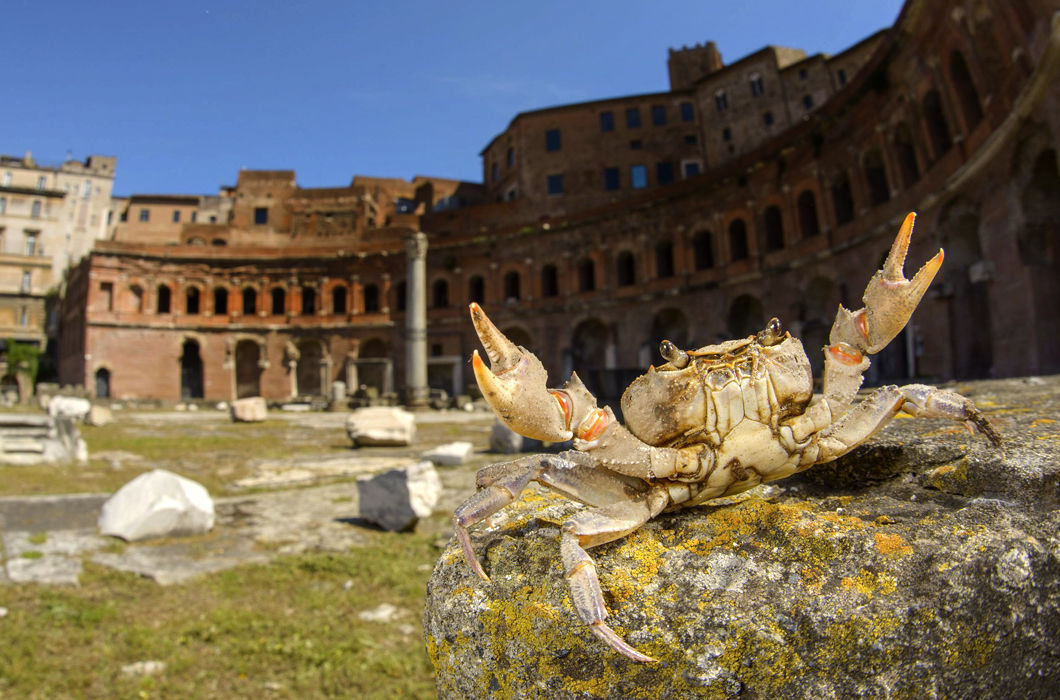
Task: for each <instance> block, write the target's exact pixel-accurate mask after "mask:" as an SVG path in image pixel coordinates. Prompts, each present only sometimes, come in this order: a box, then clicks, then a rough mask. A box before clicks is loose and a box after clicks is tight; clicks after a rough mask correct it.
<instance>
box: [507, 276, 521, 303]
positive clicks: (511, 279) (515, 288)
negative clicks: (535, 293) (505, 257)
mask: <svg viewBox="0 0 1060 700" xmlns="http://www.w3.org/2000/svg"><path fill="white" fill-rule="evenodd" d="M504 300H505V301H518V300H519V273H518V272H516V271H515V270H510V271H508V272H507V273H505V275H504Z"/></svg>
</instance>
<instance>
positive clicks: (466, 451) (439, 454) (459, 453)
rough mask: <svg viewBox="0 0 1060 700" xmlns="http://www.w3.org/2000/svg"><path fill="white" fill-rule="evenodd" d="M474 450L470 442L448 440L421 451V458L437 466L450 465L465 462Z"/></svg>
mask: <svg viewBox="0 0 1060 700" xmlns="http://www.w3.org/2000/svg"><path fill="white" fill-rule="evenodd" d="M472 452H474V446H473V445H472V444H471V443H470V442H463V441H460V442H450V443H447V444H445V445H439V446H438V447H435V448H434V449H432V450H427V451H426V452H424V453H423V458H424V459H426V460H430V461H431V462H433V463H434V464H437V465H438V466H444V467H450V466H456V465H458V464H463V463H465V462H467V460H468V458H470V457H471V454H472Z"/></svg>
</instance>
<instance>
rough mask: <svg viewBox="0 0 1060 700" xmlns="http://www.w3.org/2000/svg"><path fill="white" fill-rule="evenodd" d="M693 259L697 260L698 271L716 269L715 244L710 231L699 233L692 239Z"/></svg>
mask: <svg viewBox="0 0 1060 700" xmlns="http://www.w3.org/2000/svg"><path fill="white" fill-rule="evenodd" d="M692 257H693V258H695V263H696V269H697V270H709V269H710V268H712V267H714V244H713V243H712V241H711V235H710V231H697V232H696V235H695V236H693V237H692Z"/></svg>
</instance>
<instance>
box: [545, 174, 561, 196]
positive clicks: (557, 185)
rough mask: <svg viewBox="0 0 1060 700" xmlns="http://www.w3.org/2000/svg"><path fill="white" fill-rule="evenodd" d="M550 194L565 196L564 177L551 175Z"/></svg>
mask: <svg viewBox="0 0 1060 700" xmlns="http://www.w3.org/2000/svg"><path fill="white" fill-rule="evenodd" d="M548 193H549V194H563V176H562V175H549V176H548Z"/></svg>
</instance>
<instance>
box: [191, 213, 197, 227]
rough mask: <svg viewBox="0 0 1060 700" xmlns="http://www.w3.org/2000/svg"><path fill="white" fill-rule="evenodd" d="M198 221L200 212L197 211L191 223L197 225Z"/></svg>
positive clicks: (192, 215) (192, 214)
mask: <svg viewBox="0 0 1060 700" xmlns="http://www.w3.org/2000/svg"><path fill="white" fill-rule="evenodd" d="M198 220H199V212H197V211H193V212H192V213H191V223H193V224H194V223H195V222H196V221H198Z"/></svg>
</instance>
